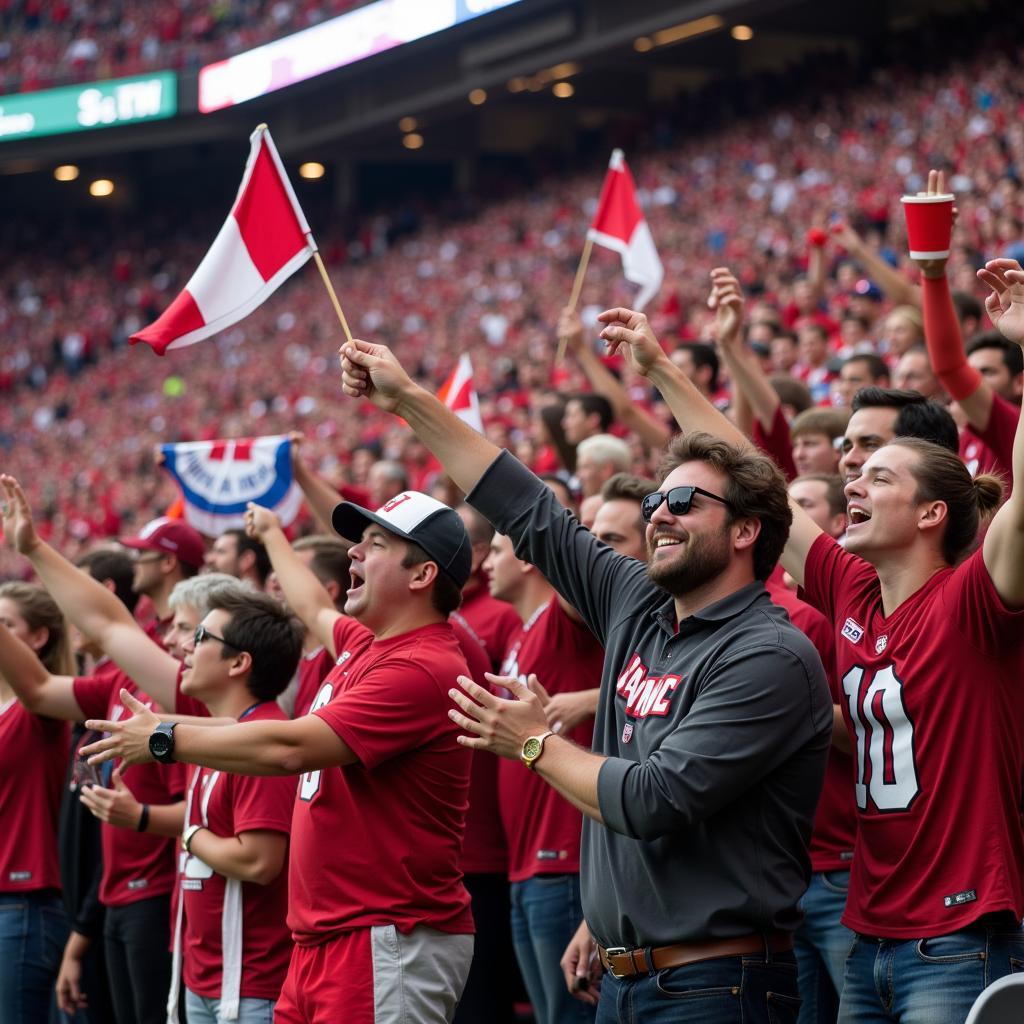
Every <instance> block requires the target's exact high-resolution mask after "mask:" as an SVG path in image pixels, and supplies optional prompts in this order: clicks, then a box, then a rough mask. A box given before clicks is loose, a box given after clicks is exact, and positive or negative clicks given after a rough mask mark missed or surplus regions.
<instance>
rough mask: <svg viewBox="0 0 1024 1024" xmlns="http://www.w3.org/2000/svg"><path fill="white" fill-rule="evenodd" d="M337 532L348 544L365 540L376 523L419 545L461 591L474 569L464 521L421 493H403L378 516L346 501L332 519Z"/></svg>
mask: <svg viewBox="0 0 1024 1024" xmlns="http://www.w3.org/2000/svg"><path fill="white" fill-rule="evenodd" d="M331 521H332V522H333V524H334V529H335V530H337V531H338V533H339V534H340V535H341V536H342V537H344V538H345V539H346V540H350V541H354V542H358V541H360V540H362V537H363V531H364V530H365V529H366V527H367V526H369V525H370V523H376V524H377V525H378V526H381V527H383V528H384V529H385V530H387V531H388V533H393V534H395V535H396V536H398V537H401V538H403V539H404V540H409V541H412V542H413V544H418V545H419V546H420V547H421V548H423V550H424V551H426V553H427V554H428V555H430V557H431V558H432V559H433V560H434V561H435V562H437V565H438V568H440V569H441V571H442V572H444V573H445V574H446V575H447V576H448V577H450V578H451V579H452V580H454V581H455V583H457V584H458V585H459V587H463V586H465V585H466V580H468V579H469V573H470V569H471V567H472V561H473V555H472V546H471V545H470V543H469V534H468V533H466V527H465V525H464V524H463V522H462V517H461V516H460V515H459V514H458V512H456V511H455V509H453V508H449V507H448V506H447V505H445V504H444V503H443V502H440V501H437V500H436V499H435V498H431V497H430V496H429V495H427V494H421V493H420V492H419V491H402V493H401V494H396V495H395V496H394V497H393V498H392V499H391V500H390V501H386V502H384V504H383V505H381V507H380V508H379V509H377V511H376V512H371V511H370V510H369V509H365V508H363V507H362V506H361V505H356V504H355V503H354V502H351V501H343V502H342V503H341V504H340V505H338V506H337V507H336V508H335V509H334V513H333V515H332V516H331Z"/></svg>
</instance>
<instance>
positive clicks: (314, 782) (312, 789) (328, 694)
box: [299, 683, 334, 800]
mask: <svg viewBox="0 0 1024 1024" xmlns="http://www.w3.org/2000/svg"><path fill="white" fill-rule="evenodd" d="M333 696H334V683H324V685H323V686H321V687H320V692H319V693H318V694H317V695H316V700H314V701H313V703H312V704H311V705H310V708H309V712H308V713H309V714H312V713H313V712H314V711H316V710H317V709H318V708H322V707H323V706H324V705H325V704H330V702H331V698H332V697H333ZM319 791H320V769H319V768H318V769H317V770H316V771H315V772H306V774H305V775H303V776H302V779H301V781H300V782H299V799H300V800H312V799H313V797H315V796H316V795H317V793H318V792H319Z"/></svg>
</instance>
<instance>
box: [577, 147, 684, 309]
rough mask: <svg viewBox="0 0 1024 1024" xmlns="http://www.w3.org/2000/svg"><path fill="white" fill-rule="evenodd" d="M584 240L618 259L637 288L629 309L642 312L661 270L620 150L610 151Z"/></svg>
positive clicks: (654, 293) (634, 188) (659, 278)
mask: <svg viewBox="0 0 1024 1024" xmlns="http://www.w3.org/2000/svg"><path fill="white" fill-rule="evenodd" d="M587 237H588V238H589V239H591V240H592V241H594V242H597V244H598V245H603V246H604V247H605V248H607V249H614V250H615V251H616V252H617V253H619V254H620V255H621V256H622V272H623V274H625V276H626V280H627V281H632V282H633V284H638V285H640V291H639V292H637V295H636V298H635V299H634V300H633V307H634V308H635V309H643V308H644V306H646V305H647V303H648V302H650V300H651V299H653V298H654V296H655V295H656V294H657V292H658V289H659V288H660V287H661V281H662V278H663V277H664V276H665V269H664V267H662V265H661V260H660V259H659V258H658V250H657V249H655V247H654V238H653V237H652V236H651V229H650V228H649V227H648V226H647V221H646V220H645V219H644V214H643V211H642V210H641V209H640V203H639V202H637V198H636V184H635V183H634V181H633V175H632V174H630V173H629V168H628V167H627V166H626V158H625V157H624V156H623V155H622V150H621V149H616V150H613V151H612V158H611V160H610V161H609V163H608V174H607V175H606V176H605V179H604V185H603V186H602V188H601V196H600V198H599V199H598V201H597V212H596V213H595V214H594V221H593V223H592V224H591V225H590V230H589V231H588V232H587Z"/></svg>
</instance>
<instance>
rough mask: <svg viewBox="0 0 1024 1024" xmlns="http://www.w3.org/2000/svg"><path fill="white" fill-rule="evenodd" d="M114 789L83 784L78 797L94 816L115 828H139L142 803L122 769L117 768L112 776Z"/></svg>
mask: <svg viewBox="0 0 1024 1024" xmlns="http://www.w3.org/2000/svg"><path fill="white" fill-rule="evenodd" d="M110 781H111V782H112V783H113V788H112V789H105V788H104V787H103V786H83V787H82V788H81V789H80V790H79V793H78V799H79V800H81V801H82V803H83V804H85V806H86V807H87V808H88V809H89V811H90V812H91V813H92V816H93V817H94V818H99V820H100V821H103V822H106V823H107V824H108V825H113V826H114V827H115V828H131V829H134V828H137V827H138V824H139V820H140V818H141V816H142V804H141V803H139V801H138V800H136V799H135V797H134V796H132V794H131V792H130V791H129V790H128V787H127V786H126V785H125V784H124V779H123V778H122V777H121V769H120V768H115V769H114V773H113V775H111V777H110Z"/></svg>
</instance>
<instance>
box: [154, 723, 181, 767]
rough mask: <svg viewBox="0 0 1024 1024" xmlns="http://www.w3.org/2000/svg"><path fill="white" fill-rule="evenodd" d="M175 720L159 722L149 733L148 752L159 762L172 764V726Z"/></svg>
mask: <svg viewBox="0 0 1024 1024" xmlns="http://www.w3.org/2000/svg"><path fill="white" fill-rule="evenodd" d="M177 724H178V723H177V722H161V723H160V724H159V725H158V726H157V727H156V728H155V729H154V730H153V731H152V732H151V733H150V734H149V752H150V753H151V754H152V755H153V756H154V757H155V758H156V759H157V760H158V761H159V762H160V763H161V764H174V727H175V725H177Z"/></svg>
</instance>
